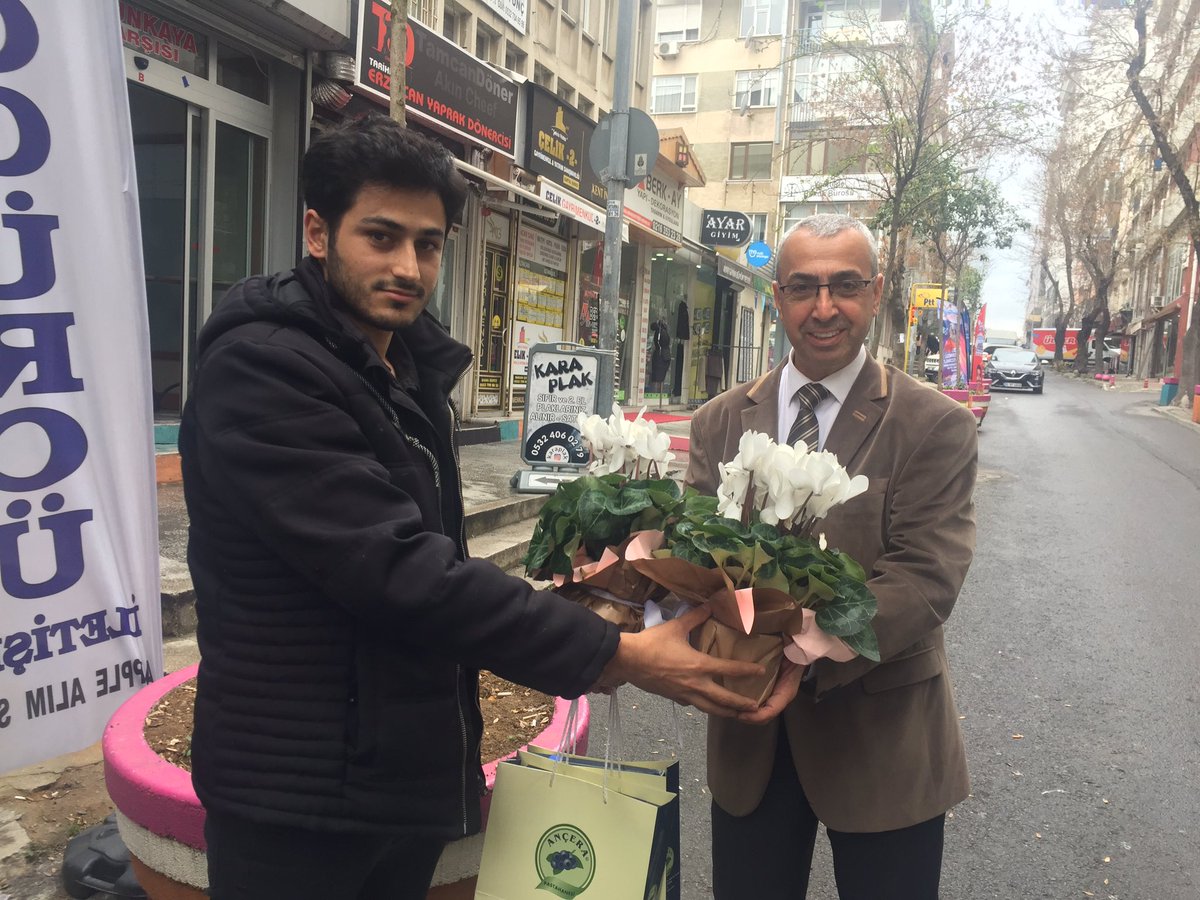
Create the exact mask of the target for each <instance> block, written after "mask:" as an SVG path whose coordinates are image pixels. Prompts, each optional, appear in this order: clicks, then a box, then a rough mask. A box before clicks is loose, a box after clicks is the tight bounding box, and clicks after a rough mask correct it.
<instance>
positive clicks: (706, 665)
mask: <svg viewBox="0 0 1200 900" xmlns="http://www.w3.org/2000/svg"><path fill="white" fill-rule="evenodd" d="M710 615H712V611H711V610H710V609H709V607H708V606H707V605H704V606H699V607H697V608H696V609H693V610H690V611H689V612H686V613H684V614H683V615H682V616H679V617H678V618H675V619H672V620H671V621H669V622H664V623H663V624H662V625H657V626H655V627H654V628H647V629H646V630H645V631H640V632H638V633H637V634H629V633H622V634H621V643H620V644H619V645H618V647H617V652H616V655H614V656H613V658H612V659H611V660H609V662H608V665H607V666H605V667H604V671H603V672H602V673H601V674H600V680H599V682H598V683H597V685H596V687H595V688H594V689H593V690H604V689H605V688H612V687H614V686H616V685H619V684H622V683H624V682H629V683H630V684H634V685H637V686H638V687H640V688H642V689H643V690H646V691H650V692H651V693H653V694H659V695H661V696H663V697H666V698H668V699H670V700H674V701H675V702H676V703H682V704H684V705H687V706H695V707H696V708H697V709H699V710H701V711H702V712H706V713H708V714H709V715H710V716H722V717H725V718H733V717H737V718H739V719H743V721H748V722H749V721H760V719H759V718H758V717H757V716H758V715H759V714H761V711H762V710H763V709H765V708H766V707H759V706H758V704H756V703H755V702H754V701H753V700H750V699H748V698H746V697H743V696H741V695H740V694H737V693H735V692H734V691H731V690H728V689H727V688H723V687H721V686H720V685H719V684H717V683H716V681H715V680H714V679H715V678H716V677H718V676H725V677H730V678H739V677H742V678H745V677H753V676H756V675H762V674H763V673H764V671H765V670H764V669H763V667H762V666H760V665H758V664H757V663H750V662H738V661H737V660H732V659H717V658H716V657H713V656H709V655H708V654H706V653H701V652H700V651H699V650H696V649H695V648H693V647H692V646H691V644H689V643H688V634H690V633H691V631H692V630H693V629H695V628H697V627H699V626H700V625H701V624H702V623H703V622H704V620H705V619H707V618H708V617H709V616H710ZM796 684H797V686H798V685H799V677H798V676H797V679H796ZM777 690H778V689H777ZM774 696H775V695H774V694H772V698H774ZM792 696H795V690H794V689H793V691H792ZM772 698H768V701H767V702H768V704H769V703H770V702H771V699H772ZM788 699H790V698H788ZM783 705H786V701H784V702H783ZM782 709H783V706H782V705H781V706H779V710H782ZM778 714H779V713H778V712H774V713H772V714H770V715H767V716H766V717H765V718H761V721H764V722H765V721H767V720H768V719H770V718H773V717H774V716H775V715H778ZM745 717H750V718H745Z"/></svg>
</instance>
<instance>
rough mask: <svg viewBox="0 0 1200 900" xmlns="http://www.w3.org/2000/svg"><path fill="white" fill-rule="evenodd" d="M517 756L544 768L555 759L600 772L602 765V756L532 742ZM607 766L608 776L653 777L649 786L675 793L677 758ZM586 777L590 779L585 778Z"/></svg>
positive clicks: (524, 762) (625, 761)
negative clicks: (625, 773)
mask: <svg viewBox="0 0 1200 900" xmlns="http://www.w3.org/2000/svg"><path fill="white" fill-rule="evenodd" d="M517 758H518V759H519V760H520V761H521V764H522V765H532V766H536V767H537V768H539V769H545V768H547V767H548V766H551V765H553V764H554V762H555V761H560V762H562V763H564V764H566V765H568V766H575V767H577V768H578V769H588V770H599V771H600V772H603V771H604V767H605V762H604V757H602V756H580V755H579V754H577V753H560V752H559V751H558V750H550V749H549V748H546V747H539V746H537V745H536V744H530V745H529V746H528V747H527V748H526V749H524V750H519V751H517ZM537 758H540V759H537ZM608 767H609V775H610V777H611V776H612V775H613V774H616V775H617V776H618V777H619V775H620V773H623V772H632V773H637V774H642V775H646V776H649V777H651V778H654V779H657V781H652V782H647V784H649V785H650V786H652V787H657V788H659V789H660V790H664V791H670V792H671V793H672V794H678V793H679V760H677V759H642V760H634V761H628V760H611V761H609V763H608ZM571 774H572V775H575V776H576V777H584V776H582V775H580V773H579V772H578V771H576V770H575V769H573V770H572V771H571ZM588 780H593V779H590V778H589V779H588Z"/></svg>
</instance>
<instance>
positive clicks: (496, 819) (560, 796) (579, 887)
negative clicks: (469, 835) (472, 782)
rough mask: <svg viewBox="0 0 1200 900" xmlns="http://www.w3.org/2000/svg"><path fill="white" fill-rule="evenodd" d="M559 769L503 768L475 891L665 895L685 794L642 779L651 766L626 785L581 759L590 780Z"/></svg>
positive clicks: (590, 898)
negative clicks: (597, 777)
mask: <svg viewBox="0 0 1200 900" xmlns="http://www.w3.org/2000/svg"><path fill="white" fill-rule="evenodd" d="M531 762H533V761H532V760H531ZM539 766H540V763H539ZM551 768H552V769H553V771H551V770H549V769H542V768H540V767H535V766H533V765H528V766H526V765H520V764H519V763H512V762H505V763H501V764H500V766H499V767H498V769H497V771H496V789H495V792H494V793H493V795H492V804H491V811H490V813H489V814H488V824H487V832H486V833H485V835H484V843H483V858H482V860H481V861H480V864H479V880H478V882H477V887H476V891H475V898H476V900H546V898H547V894H549V895H550V896H554V897H560V898H564V900H571V898H575V897H582V898H584V900H665V895H664V893H663V892H664V890H665V888H666V883H667V873H668V862H670V864H671V865H675V863H676V861H677V858H678V855H677V851H676V850H675V849H674V848H673V847H672V846H671V844H672V843H673V842H677V841H678V836H677V831H676V834H675V835H672V829H671V827H670V823H671V822H675V823H676V828H677V824H678V821H679V798H678V796H677V795H675V794H672V793H670V792H668V791H665V790H660V789H658V788H657V787H652V786H647V785H645V784H643V783H642V782H643V779H644V778H649V777H651V776H648V775H644V776H643V777H642V778H634V777H630V778H623V779H622V784H621V787H620V789H619V790H618V789H616V788H615V787H614V785H613V781H615V779H610V781H609V783H608V786H607V787H606V786H605V785H604V784H602V783H597V782H594V781H592V780H590V778H591V773H595V772H596V771H597V770H595V769H590V768H584V767H580V774H583V773H589V774H587V778H586V779H585V778H583V777H575V775H576V772H575V771H574V770H573V768H572V767H571V766H568V765H561V764H560V765H558V766H557V767H555V766H553V762H552V761H551ZM599 771H600V773H601V774H602V772H603V770H599ZM653 777H658V776H653ZM675 846H678V845H677V843H675ZM669 857H674V859H670V860H669Z"/></svg>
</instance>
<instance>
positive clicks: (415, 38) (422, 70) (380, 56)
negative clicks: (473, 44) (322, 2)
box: [355, 0, 517, 157]
mask: <svg viewBox="0 0 1200 900" xmlns="http://www.w3.org/2000/svg"><path fill="white" fill-rule="evenodd" d="M361 6H362V14H361V15H360V17H359V29H358V32H359V33H358V41H357V46H358V72H357V76H356V80H355V86H356V87H357V88H359V89H360V90H362V91H364V92H366V93H369V94H374V95H375V96H377V97H380V98H382V99H384V100H387V99H388V91H389V89H390V85H391V66H390V65H389V63H388V58H389V54H390V53H391V40H390V39H389V31H390V28H391V19H392V11H391V7H390V6H389V5H388V4H387V3H384V2H382V0H362V4H361ZM405 62H406V63H407V73H406V74H407V83H406V84H405V89H406V93H405V108H406V109H407V111H408V112H409V113H411V114H413V115H416V116H417V117H418V118H423V119H426V120H428V121H431V122H436V123H438V124H439V125H442V126H443V127H446V128H449V129H451V130H452V131H456V132H458V133H459V134H461V135H463V136H465V137H467V138H470V139H471V140H472V141H475V142H476V143H479V144H485V145H486V146H488V147H491V148H493V149H495V150H499V151H500V152H501V153H503V154H504V155H505V156H508V157H511V156H512V155H513V145H514V143H515V140H516V133H517V86H516V84H515V83H514V82H513V81H512V80H510V79H509V78H507V77H505V76H504V75H501V74H500V73H499V72H497V71H496V70H495V69H493V68H492V67H491V66H488V65H486V64H484V63H482V62H480V61H479V60H477V59H476V58H475V57H473V56H472V55H471V54H469V53H467V52H466V51H464V50H462V49H461V48H460V47H458V46H456V45H455V44H452V43H450V41H448V40H446V39H445V38H443V37H441V36H440V35H438V34H435V33H434V32H432V31H430V30H429V29H428V28H426V27H425V26H424V25H422V24H421V23H420V22H418V21H416V20H415V19H409V20H408V55H407V58H406V60H405Z"/></svg>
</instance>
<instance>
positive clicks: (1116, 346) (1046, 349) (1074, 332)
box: [1032, 328, 1121, 372]
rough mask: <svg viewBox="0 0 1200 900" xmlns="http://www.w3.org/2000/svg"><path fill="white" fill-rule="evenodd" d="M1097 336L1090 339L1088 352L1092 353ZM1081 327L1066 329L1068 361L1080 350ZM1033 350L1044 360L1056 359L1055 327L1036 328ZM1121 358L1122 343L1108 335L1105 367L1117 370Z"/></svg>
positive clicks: (1065, 357)
mask: <svg viewBox="0 0 1200 900" xmlns="http://www.w3.org/2000/svg"><path fill="white" fill-rule="evenodd" d="M1094 341H1095V338H1092V339H1089V340H1088V353H1089V355H1090V354H1091V353H1092V348H1093V347H1094V346H1095V344H1094ZM1078 342H1079V329H1078V328H1068V329H1067V331H1066V340H1064V341H1063V359H1064V360H1066V361H1067V362H1070V361H1071V360H1073V359H1075V354H1076V352H1077V351H1078V349H1079V348H1078ZM1032 344H1033V352H1034V353H1036V354H1037V356H1038V359H1040V360H1042V361H1044V362H1045V361H1052V360H1053V359H1054V348H1055V347H1056V346H1057V333H1056V331H1055V329H1053V328H1035V329H1033V336H1032ZM1120 360H1121V344H1120V341H1119V340H1118V339H1117V338H1115V337H1106V338H1105V339H1104V367H1105V368H1106V369H1107V370H1108V371H1110V372H1115V371H1116V370H1117V364H1118V363H1119V362H1120Z"/></svg>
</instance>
